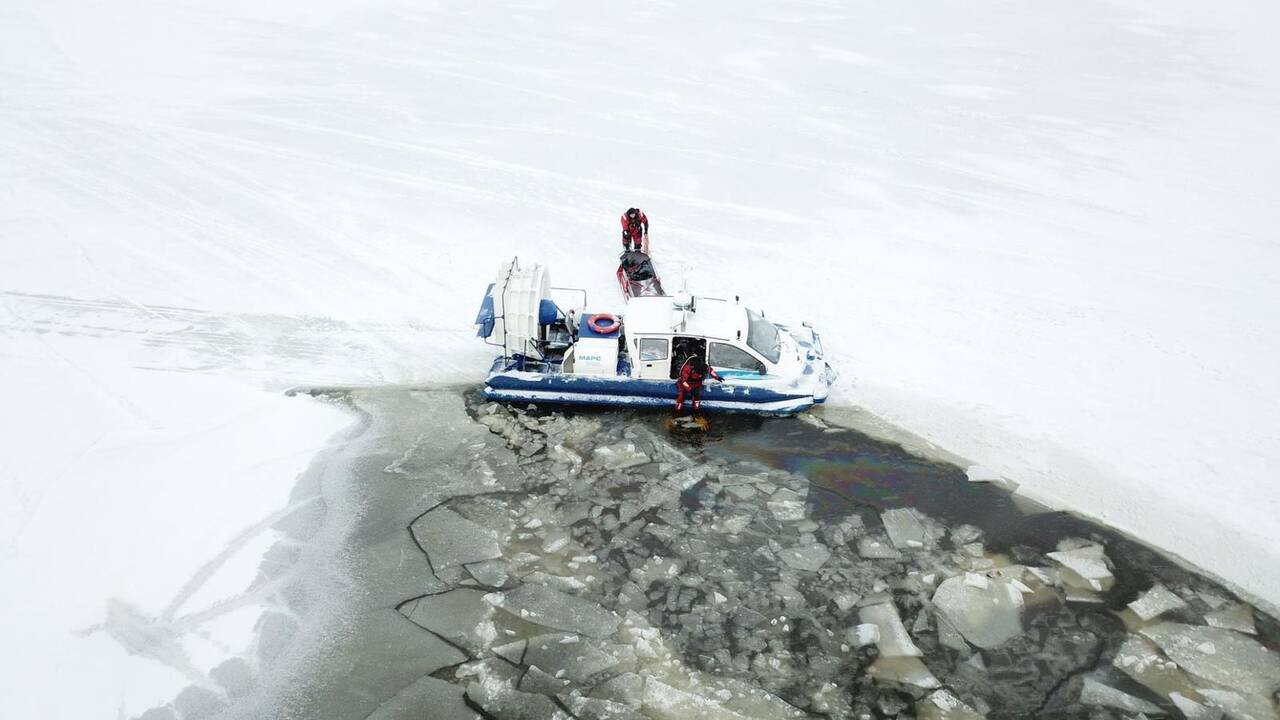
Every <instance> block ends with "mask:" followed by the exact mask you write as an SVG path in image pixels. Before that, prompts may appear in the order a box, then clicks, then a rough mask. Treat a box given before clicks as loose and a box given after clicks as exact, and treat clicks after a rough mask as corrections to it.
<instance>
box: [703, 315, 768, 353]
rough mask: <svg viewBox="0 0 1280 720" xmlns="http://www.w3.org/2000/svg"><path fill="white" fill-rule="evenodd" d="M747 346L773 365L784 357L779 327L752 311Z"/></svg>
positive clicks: (748, 318)
mask: <svg viewBox="0 0 1280 720" xmlns="http://www.w3.org/2000/svg"><path fill="white" fill-rule="evenodd" d="M747 344H748V345H750V346H751V349H752V350H755V351H756V352H758V353H760V354H761V355H763V356H765V358H767V359H768V360H769V362H771V363H776V362H778V358H780V357H782V339H781V338H780V337H778V326H777V325H774V324H773V323H771V322H769V321H768V320H765V319H764V316H763V315H761V314H759V313H756V312H752V311H751V310H747ZM712 364H714V363H712Z"/></svg>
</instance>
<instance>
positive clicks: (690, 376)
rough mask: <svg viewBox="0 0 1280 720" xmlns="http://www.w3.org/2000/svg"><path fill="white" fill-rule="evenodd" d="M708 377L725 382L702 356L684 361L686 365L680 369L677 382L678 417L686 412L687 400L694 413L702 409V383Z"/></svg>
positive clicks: (694, 356)
mask: <svg viewBox="0 0 1280 720" xmlns="http://www.w3.org/2000/svg"><path fill="white" fill-rule="evenodd" d="M708 375H710V376H711V377H712V378H713V379H715V380H718V381H719V382H724V378H722V377H720V376H719V375H717V374H716V371H715V370H712V369H711V367H710V366H708V365H707V361H706V360H703V359H702V356H701V355H692V356H690V357H689V359H688V360H685V361H684V365H682V366H681V367H680V377H679V379H677V380H676V414H677V415H679V414H680V412H681V411H682V410H684V401H685V398H688V399H689V400H690V401H691V402H692V404H693V412H698V411H699V410H701V409H702V383H703V381H704V380H706V378H707V376H708Z"/></svg>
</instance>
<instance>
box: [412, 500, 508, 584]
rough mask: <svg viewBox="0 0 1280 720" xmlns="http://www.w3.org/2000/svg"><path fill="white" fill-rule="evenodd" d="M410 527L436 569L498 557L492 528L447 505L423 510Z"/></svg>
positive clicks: (440, 569)
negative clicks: (467, 517) (474, 521)
mask: <svg viewBox="0 0 1280 720" xmlns="http://www.w3.org/2000/svg"><path fill="white" fill-rule="evenodd" d="M410 529H411V530H412V531H413V537H414V539H416V540H417V541H418V545H420V546H421V547H422V550H423V551H424V552H425V553H426V554H427V559H428V560H430V561H431V568H432V569H433V570H435V571H436V572H440V571H442V570H444V569H446V568H451V567H457V566H460V565H463V564H465V563H473V562H480V561H483V560H492V559H494V558H497V557H501V556H502V551H501V550H500V549H499V548H498V538H497V536H496V534H495V533H494V532H493V531H492V530H489V529H487V528H483V527H481V526H479V525H477V524H475V523H473V522H471V521H470V520H468V519H466V518H464V517H462V516H461V515H459V514H458V513H456V512H454V511H453V510H450V509H449V508H447V507H437V508H435V509H433V510H430V511H428V512H426V513H424V514H423V515H422V516H421V517H419V518H418V519H417V520H415V521H414V522H413V525H411V526H410Z"/></svg>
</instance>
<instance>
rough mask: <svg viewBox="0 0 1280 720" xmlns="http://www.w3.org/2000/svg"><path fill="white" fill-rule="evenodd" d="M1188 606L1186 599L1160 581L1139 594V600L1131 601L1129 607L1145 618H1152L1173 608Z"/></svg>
mask: <svg viewBox="0 0 1280 720" xmlns="http://www.w3.org/2000/svg"><path fill="white" fill-rule="evenodd" d="M1186 606H1187V603H1186V601H1185V600H1183V599H1182V598H1180V597H1178V596H1177V595H1174V594H1173V593H1172V592H1170V591H1169V589H1168V588H1166V587H1165V586H1164V585H1161V584H1159V583H1156V584H1155V585H1153V586H1152V587H1151V589H1149V590H1147V591H1146V592H1144V593H1142V594H1141V595H1139V596H1138V599H1137V600H1134V601H1133V602H1131V603H1129V609H1130V610H1132V611H1133V612H1134V614H1135V615H1137V616H1138V617H1139V618H1141V619H1143V620H1152V619H1154V618H1156V617H1159V616H1161V615H1163V614H1165V613H1167V612H1169V611H1171V610H1179V609H1181V608H1185V607H1186Z"/></svg>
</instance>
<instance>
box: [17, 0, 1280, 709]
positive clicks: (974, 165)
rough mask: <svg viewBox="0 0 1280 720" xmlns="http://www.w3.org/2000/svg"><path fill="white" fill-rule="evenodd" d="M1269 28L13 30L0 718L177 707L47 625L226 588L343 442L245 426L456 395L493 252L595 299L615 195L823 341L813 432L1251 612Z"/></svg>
mask: <svg viewBox="0 0 1280 720" xmlns="http://www.w3.org/2000/svg"><path fill="white" fill-rule="evenodd" d="M1277 20H1280V7H1278V6H1275V5H1273V4H1268V3H1244V2H1229V3H1215V4H1206V3H1192V2H1183V1H1181V0H1173V1H1161V2H1156V1H1154V0H1152V1H1149V2H1144V1H1141V0H1138V1H1133V2H1083V3H1069V4H1068V3H1059V4H1048V3H1036V4H1032V5H1026V4H1021V5H1019V4H1013V3H997V2H982V3H965V4H960V3H943V2H926V3H913V4H906V3H867V2H787V3H773V4H767V5H765V4H761V5H747V6H744V5H742V4H738V3H696V4H693V3H690V4H689V7H681V6H679V5H674V4H659V3H650V4H645V5H643V6H635V7H631V6H625V7H624V6H622V5H617V6H608V7H601V6H599V4H596V3H586V2H580V3H556V2H524V3H518V4H501V5H500V4H497V3H486V4H483V5H479V6H476V5H475V4H470V3H466V4H464V3H453V2H438V3H413V4H403V5H398V4H390V3H382V2H367V3H356V2H348V1H347V0H320V1H319V2H309V3H302V2H297V1H296V0H286V1H285V2H277V3H250V2H239V1H237V2H218V3H212V2H210V3H195V2H170V3H159V2H152V3H146V2H137V1H135V0H126V1H125V2H120V3H114V4H109V5H104V4H86V3H73V2H67V1H66V0H42V1H41V2H34V0H11V1H10V2H8V3H5V4H4V5H3V7H0V291H3V294H2V295H0V300H2V302H0V329H2V330H3V335H2V336H0V371H2V372H3V373H4V376H5V377H6V379H7V380H8V391H7V392H6V396H5V402H4V404H3V412H2V413H0V438H3V440H0V446H2V448H3V450H2V452H0V521H2V526H0V539H3V543H4V545H3V550H2V551H0V597H2V598H3V604H2V607H3V609H4V611H5V614H6V616H7V617H8V618H9V621H7V622H6V623H5V626H4V629H3V631H0V633H2V634H0V647H3V648H4V651H3V653H0V665H2V666H3V672H0V677H3V678H4V679H3V681H2V682H0V688H3V689H4V692H5V695H6V697H8V698H11V699H12V698H17V703H18V705H17V710H16V713H17V714H15V715H13V716H14V717H77V718H83V717H108V716H115V714H116V712H117V709H120V710H122V711H123V712H125V713H126V714H127V713H129V712H135V711H137V710H139V709H141V708H145V707H148V706H149V705H151V704H154V703H156V702H160V701H164V700H167V699H168V698H170V697H171V696H172V693H173V691H174V690H175V689H176V688H177V687H180V686H182V685H183V684H185V682H186V680H185V677H184V676H183V675H182V674H181V673H180V672H177V671H175V670H173V669H170V668H166V667H164V666H163V665H158V664H156V663H155V662H154V661H153V660H152V659H148V658H129V657H128V656H126V654H125V651H124V649H123V648H122V646H121V641H118V640H117V639H112V638H110V637H107V636H106V635H105V634H104V633H102V632H96V633H90V634H88V635H86V636H83V637H82V636H80V635H76V634H75V633H77V632H79V631H81V630H85V629H86V628H92V626H94V625H95V624H98V623H101V622H103V621H104V619H105V616H106V614H107V607H108V606H107V600H108V599H109V598H119V599H121V600H123V601H125V602H127V603H129V604H130V605H131V606H133V607H136V608H138V609H139V610H140V611H141V612H144V613H147V614H150V615H153V616H157V617H165V618H169V619H173V618H180V617H182V616H184V615H185V614H187V613H193V612H198V611H199V610H200V609H201V608H204V607H207V606H209V605H212V604H214V603H216V602H217V601H218V600H219V599H222V598H225V597H228V596H232V595H234V594H236V593H238V592H239V591H240V590H241V589H242V588H243V585H244V583H245V581H246V577H247V576H248V574H250V573H252V571H253V569H254V567H255V566H256V560H257V555H256V554H255V551H256V552H260V550H261V549H262V545H261V544H258V545H255V544H254V543H255V542H256V543H263V542H265V540H264V539H263V538H265V537H266V536H265V535H264V534H262V533H255V531H254V530H255V528H256V527H258V525H259V524H260V523H262V522H263V521H264V520H266V519H268V518H270V517H271V516H272V514H273V513H276V512H278V511H280V509H281V508H282V506H283V505H284V504H285V502H286V501H287V497H288V490H289V488H290V486H291V484H292V481H293V478H294V477H295V476H296V475H297V473H298V472H300V471H301V469H302V468H303V467H305V465H306V463H307V462H308V460H309V459H310V458H311V456H312V454H313V453H314V452H315V451H316V450H318V449H319V448H321V447H323V446H324V445H325V444H326V443H327V442H328V441H329V438H330V437H331V436H332V435H333V433H334V432H335V431H336V430H338V429H339V428H341V427H342V426H343V425H344V424H345V423H347V422H348V420H347V419H346V418H344V417H343V416H342V415H341V414H340V413H338V412H337V411H335V410H333V409H332V408H329V407H326V406H325V405H323V404H320V403H312V402H308V401H303V400H300V399H290V398H285V397H283V396H281V395H280V394H279V392H278V391H279V390H280V389H282V388H284V387H287V386H289V385H293V384H299V383H302V384H307V383H356V384H361V383H428V382H455V381H475V380H478V379H479V378H480V377H481V375H482V369H483V368H484V367H485V366H486V364H487V358H486V355H487V354H486V352H485V351H486V350H487V348H485V347H484V346H483V345H481V344H479V343H478V342H477V341H476V340H475V339H474V338H473V337H471V333H470V327H469V325H468V323H469V321H470V320H471V318H472V317H474V313H475V309H476V305H477V303H478V301H479V299H480V295H481V293H482V291H483V289H484V286H485V284H486V283H487V282H489V281H490V279H491V278H490V276H491V275H492V274H493V272H494V271H495V270H496V268H497V265H498V263H499V261H501V260H502V259H505V258H509V257H510V256H511V255H520V256H521V257H522V258H527V259H529V260H538V261H542V262H545V263H547V264H548V265H550V267H551V269H552V273H553V278H554V279H555V280H556V284H561V285H581V286H584V287H586V288H587V289H588V290H589V291H590V293H591V296H592V299H593V301H594V304H596V305H597V306H600V307H602V308H606V309H607V308H608V307H609V306H614V305H617V304H618V303H619V302H620V298H619V297H618V295H617V291H616V288H615V286H614V285H613V278H612V273H613V269H614V267H615V265H614V260H615V256H616V251H617V250H618V249H619V247H618V241H617V237H616V236H617V230H618V226H617V216H618V213H619V212H620V211H621V210H623V209H624V208H626V207H628V206H631V205H639V206H640V207H642V208H644V209H645V210H646V212H647V213H648V214H649V216H650V218H651V219H652V221H653V227H654V235H653V246H654V256H655V262H656V264H657V266H658V269H659V271H660V272H662V273H663V275H664V281H665V282H666V283H667V285H668V286H673V287H678V286H679V285H680V281H681V280H682V279H687V281H688V283H689V287H690V288H691V289H694V290H697V291H700V292H706V293H708V294H713V295H715V294H734V293H740V294H741V295H742V296H743V299H744V301H745V302H748V303H750V304H754V305H759V306H762V307H764V308H766V309H768V310H769V311H770V312H771V315H772V316H791V317H793V318H797V319H809V320H812V321H813V322H814V323H815V325H817V327H818V328H819V330H820V331H822V332H823V334H824V340H825V342H826V344H827V347H828V349H829V350H830V351H831V353H832V354H833V355H834V356H835V363H836V364H837V365H838V366H839V369H840V370H841V372H842V375H843V379H842V383H841V385H839V386H838V388H837V393H836V395H835V396H834V397H833V400H832V402H833V403H834V404H835V405H837V406H839V405H846V406H847V405H857V406H860V407H862V408H865V409H866V410H868V411H870V412H871V413H874V414H875V415H877V416H879V417H882V418H884V419H885V420H887V421H889V422H891V423H894V424H896V425H898V426H900V427H902V428H904V429H906V430H908V431H910V432H913V433H915V434H918V435H920V436H923V437H924V438H926V439H928V440H929V441H931V442H933V443H935V444H936V445H938V446H939V447H941V448H944V449H945V450H947V451H950V452H952V453H955V454H957V455H959V456H962V457H964V458H967V459H968V460H970V461H972V462H974V463H976V464H980V465H981V466H983V467H984V468H988V469H989V470H990V471H992V472H995V473H998V474H1000V475H1003V476H1005V477H1007V478H1010V479H1012V480H1014V481H1015V482H1017V483H1019V484H1020V485H1021V490H1022V492H1024V493H1026V494H1027V495H1029V496H1032V497H1035V498H1037V499H1040V500H1043V501H1045V502H1048V503H1050V504H1052V505H1055V506H1059V507H1067V508H1072V509H1076V510H1079V511H1080V512H1083V513H1085V514H1087V515H1090V516H1093V517H1097V518H1099V519H1101V520H1103V521H1104V522H1106V523H1108V524H1110V525H1112V526H1114V527H1117V528H1119V529H1121V530H1124V531H1126V532H1129V533H1132V534H1134V535H1136V536H1138V537H1140V538H1142V539H1144V540H1146V541H1148V542H1151V543H1153V544H1155V545H1157V546H1160V547H1163V548H1166V549H1167V550H1169V551H1171V552H1174V553H1177V554H1178V555H1181V556H1182V557H1184V558H1186V559H1188V560H1189V561H1191V562H1193V563H1194V564H1196V565H1198V566H1200V567H1202V568H1204V569H1205V570H1206V571H1208V572H1210V573H1213V574H1216V575H1219V576H1221V577H1223V578H1225V579H1226V580H1228V581H1230V582H1232V583H1234V584H1236V585H1237V586H1239V587H1241V588H1242V589H1244V590H1246V591H1248V592H1249V593H1251V594H1253V595H1254V596H1256V597H1258V598H1260V599H1262V600H1265V601H1269V602H1270V603H1272V604H1277V603H1280V571H1277V570H1276V568H1278V567H1280V523H1277V522H1276V517H1277V514H1278V513H1280V489H1277V484H1276V482H1275V476H1276V475H1275V467H1276V465H1277V463H1278V462H1280V403H1278V402H1277V400H1280V377H1278V376H1277V374H1276V372H1275V370H1274V366H1275V365H1276V364H1277V361H1278V360H1280V310H1277V307H1280V305H1278V303H1277V300H1278V298H1277V295H1278V293H1277V290H1276V287H1277V280H1280V246H1278V245H1277V242H1276V233H1275V230H1274V228H1275V227H1276V226H1277V224H1280V222H1278V221H1280V142H1277V141H1276V140H1275V137H1274V133H1275V130H1274V128H1276V127H1280V51H1277V50H1276V48H1275V45H1274V41H1273V39H1272V37H1271V35H1272V33H1273V29H1274V27H1276V21H1277ZM246 533H248V535H247V536H246ZM246 537H248V538H257V539H256V540H253V539H245V538H246ZM238 539H239V540H240V541H242V542H238ZM228 548H230V549H231V550H232V551H233V552H232V553H230V554H227V555H226V557H224V556H223V555H224V552H225V551H226V550H227V549H228ZM237 558H238V559H239V560H240V562H239V564H237V561H236V560H237ZM224 561H225V562H224ZM209 563H212V565H210V564H209ZM196 587H198V588H199V589H200V591H199V592H195V593H192V594H191V595H190V596H188V592H187V591H188V590H190V589H192V588H196ZM233 615H234V614H228V615H227V617H226V618H225V622H226V623H227V629H223V630H219V631H217V632H213V631H211V632H210V636H211V637H214V638H215V640H213V641H211V643H210V644H211V645H214V646H216V645H217V644H218V643H224V644H226V643H230V644H234V642H236V641H237V638H241V637H243V636H244V635H243V633H244V632H246V631H245V630H244V629H243V627H242V626H243V623H241V626H237V627H240V629H238V630H237V629H234V628H233V626H234V625H235V622H234V621H235V618H234V617H233ZM237 633H240V634H237ZM191 652H192V653H193V659H195V660H196V661H197V662H199V661H200V659H201V657H202V655H201V653H200V651H199V650H198V649H192V650H191ZM219 652H220V650H219V648H217V647H211V648H209V650H208V653H207V655H208V656H209V657H210V658H212V657H213V656H216V655H218V653H219ZM54 667H56V668H58V671H57V672H56V673H54V672H50V671H49V668H54ZM199 669H202V670H203V669H207V668H199ZM68 678H74V679H75V681H74V683H73V684H72V685H73V686H74V687H75V688H76V692H75V693H69V692H66V688H67V687H68V686H69V683H68ZM6 705H7V706H8V703H6ZM9 709H10V710H13V708H12V707H10V708H9Z"/></svg>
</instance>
